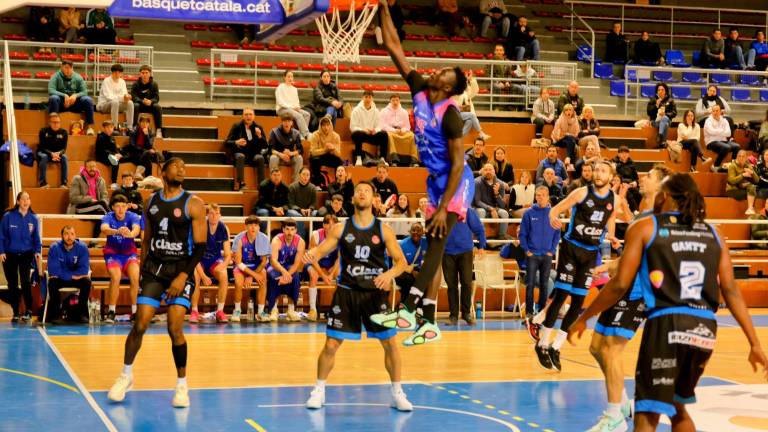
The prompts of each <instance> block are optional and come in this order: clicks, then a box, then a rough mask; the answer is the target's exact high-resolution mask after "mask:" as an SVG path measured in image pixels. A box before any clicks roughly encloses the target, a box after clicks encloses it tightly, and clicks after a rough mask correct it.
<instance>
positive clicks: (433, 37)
mask: <svg viewBox="0 0 768 432" xmlns="http://www.w3.org/2000/svg"><path fill="white" fill-rule="evenodd" d="M427 40H428V41H430V42H448V36H443V35H429V36H427Z"/></svg>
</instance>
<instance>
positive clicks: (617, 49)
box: [605, 31, 628, 62]
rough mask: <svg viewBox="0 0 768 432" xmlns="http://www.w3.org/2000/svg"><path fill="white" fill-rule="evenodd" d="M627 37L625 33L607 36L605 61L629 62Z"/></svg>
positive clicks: (611, 33)
mask: <svg viewBox="0 0 768 432" xmlns="http://www.w3.org/2000/svg"><path fill="white" fill-rule="evenodd" d="M627 46H628V42H627V37H626V36H625V35H624V33H619V34H616V33H614V32H613V31H610V32H608V35H606V36H605V60H606V61H610V62H612V61H614V60H623V61H626V60H627Z"/></svg>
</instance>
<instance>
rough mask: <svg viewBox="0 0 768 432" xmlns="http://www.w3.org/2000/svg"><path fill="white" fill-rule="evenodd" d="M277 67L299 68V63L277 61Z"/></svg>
mask: <svg viewBox="0 0 768 432" xmlns="http://www.w3.org/2000/svg"><path fill="white" fill-rule="evenodd" d="M275 67H276V68H278V69H282V70H286V69H291V70H295V69H298V68H299V65H297V64H296V63H293V62H277V63H275Z"/></svg>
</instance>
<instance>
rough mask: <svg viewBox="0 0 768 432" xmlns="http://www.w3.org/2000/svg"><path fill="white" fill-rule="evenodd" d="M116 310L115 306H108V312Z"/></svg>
mask: <svg viewBox="0 0 768 432" xmlns="http://www.w3.org/2000/svg"><path fill="white" fill-rule="evenodd" d="M116 310H117V305H109V311H110V312H114V311H116Z"/></svg>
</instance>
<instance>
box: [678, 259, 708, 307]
mask: <svg viewBox="0 0 768 432" xmlns="http://www.w3.org/2000/svg"><path fill="white" fill-rule="evenodd" d="M706 272H707V270H706V269H705V268H704V265H703V264H702V263H701V262H699V261H681V262H680V299H681V300H686V299H691V300H700V299H701V290H702V289H703V288H704V275H705V274H706Z"/></svg>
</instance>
